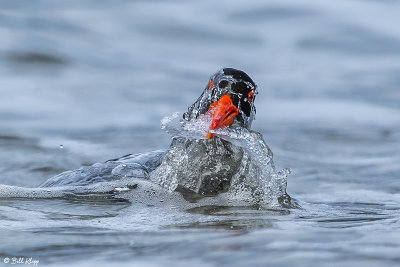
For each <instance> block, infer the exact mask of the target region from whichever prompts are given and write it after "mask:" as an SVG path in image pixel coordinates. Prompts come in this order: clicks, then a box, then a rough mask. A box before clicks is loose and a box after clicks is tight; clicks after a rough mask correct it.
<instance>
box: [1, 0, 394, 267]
mask: <svg viewBox="0 0 400 267" xmlns="http://www.w3.org/2000/svg"><path fill="white" fill-rule="evenodd" d="M399 11H400V1H396V0H392V1H373V0H369V1H360V0H359V1H350V0H348V1H344V0H343V1H329V2H328V1H308V0H301V1H268V2H267V1H246V2H244V3H239V2H233V1H218V2H215V1H208V0H206V1H201V2H200V1H197V2H194V1H191V2H189V1H170V2H168V3H167V2H165V1H122V0H121V1H90V0H87V1H58V2H57V3H56V2H54V1H27V0H26V1H15V0H9V1H7V0H3V1H1V3H0V93H1V97H0V184H4V185H8V186H1V190H8V189H10V188H11V187H9V186H20V187H36V186H37V185H39V184H40V183H41V182H43V181H45V180H46V179H48V178H49V177H51V176H53V175H56V174H58V173H60V172H62V171H65V170H72V169H77V168H79V167H81V166H84V165H90V164H93V163H95V162H104V161H106V160H108V159H111V158H116V157H120V156H122V155H125V154H128V153H139V152H147V151H151V150H156V149H166V148H167V147H168V146H169V143H170V137H169V136H168V135H167V134H166V133H165V132H164V131H162V130H160V120H161V119H162V118H163V117H165V116H167V115H170V114H172V113H173V112H175V111H179V112H181V113H182V112H184V111H186V108H187V107H188V106H189V105H190V104H192V103H193V102H194V101H195V100H196V99H197V97H198V96H199V95H200V93H201V91H202V89H203V88H204V87H205V85H206V83H207V80H208V77H209V76H210V75H211V74H212V73H214V72H215V71H216V70H217V69H219V68H221V67H234V68H238V69H242V70H244V71H246V72H247V73H248V74H249V75H250V76H251V77H252V78H253V80H254V81H255V82H256V83H257V84H258V90H259V95H258V96H257V100H256V106H257V115H256V120H255V121H254V123H253V129H254V130H256V131H259V132H261V133H262V134H263V135H264V138H265V140H266V141H267V143H268V145H269V146H270V148H271V149H272V151H273V152H274V162H275V164H276V166H277V168H279V169H283V168H287V167H289V168H291V169H292V174H291V175H289V177H288V187H287V192H288V193H289V194H290V195H291V196H292V197H293V198H295V199H296V200H297V201H298V203H299V204H300V206H301V208H298V209H284V208H282V209H274V210H268V209H264V208H261V207H258V206H235V205H230V203H227V202H224V201H223V200H221V201H220V203H218V204H217V205H215V203H212V204H211V203H207V202H204V203H200V204H198V205H197V206H195V207H192V206H190V205H188V204H187V203H185V201H184V200H182V199H180V198H179V196H176V195H171V196H169V195H168V194H167V193H165V192H160V191H157V189H155V188H153V185H151V184H143V186H144V187H148V188H149V190H148V192H150V193H149V194H153V193H154V194H153V195H152V196H153V197H149V196H144V195H137V196H127V194H129V192H122V193H121V194H120V195H119V197H118V198H116V197H115V196H113V195H107V194H92V195H89V196H88V195H84V196H82V195H72V196H69V197H58V198H50V199H40V198H39V199H37V198H3V199H1V200H0V240H1V242H0V262H1V264H3V262H5V260H6V258H8V259H9V260H10V262H9V263H4V265H10V264H11V263H12V260H13V257H16V258H19V257H23V258H24V260H26V259H28V258H32V259H33V260H38V261H39V265H66V264H69V265H80V264H82V263H85V264H86V265H89V266H91V265H93V266H94V265H99V264H101V265H118V264H124V265H137V266H144V265H145V266H153V265H154V266H165V265H168V264H171V265H172V264H174V266H175V265H176V266H188V265H192V266H200V265H201V266H216V265H218V266H219V265H221V266H276V265H287V266H293V265H295V266H354V265H361V264H363V265H366V266H398V265H399V264H400V183H399V178H400V177H399V173H400V164H399V162H400V152H399V151H400V109H399V107H400V105H399V103H400V78H399V77H400V76H399V73H400V27H399V25H400V16H399ZM151 192H153V193H151ZM159 194H161V195H159ZM165 194H166V195H165Z"/></svg>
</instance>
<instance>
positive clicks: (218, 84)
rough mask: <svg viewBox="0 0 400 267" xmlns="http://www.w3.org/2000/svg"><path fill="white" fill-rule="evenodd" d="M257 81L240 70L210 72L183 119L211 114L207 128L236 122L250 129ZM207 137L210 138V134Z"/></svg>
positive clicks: (227, 69)
mask: <svg viewBox="0 0 400 267" xmlns="http://www.w3.org/2000/svg"><path fill="white" fill-rule="evenodd" d="M256 87H257V86H256V84H255V83H254V82H253V80H252V79H251V78H250V77H249V76H248V75H247V74H246V73H245V72H243V71H241V70H237V69H233V68H224V69H221V70H219V71H218V72H216V73H215V74H214V75H212V76H211V77H210V79H209V81H208V83H207V85H206V88H205V89H204V91H203V93H202V94H201V96H200V97H199V99H197V101H196V102H195V103H194V104H193V105H191V106H190V107H189V109H188V111H187V112H186V113H185V114H184V115H183V117H184V119H186V120H191V119H196V118H198V117H199V116H200V115H202V114H203V115H207V116H210V119H211V122H210V126H209V130H214V129H219V128H223V127H227V126H230V125H232V124H237V125H238V126H240V127H244V128H246V129H250V127H251V124H252V122H253V120H254V117H255V113H256V108H255V106H254V101H255V97H256V95H257V90H256ZM206 138H207V139H211V138H213V135H212V134H211V133H208V134H207V137H206Z"/></svg>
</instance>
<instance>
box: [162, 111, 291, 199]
mask: <svg viewBox="0 0 400 267" xmlns="http://www.w3.org/2000/svg"><path fill="white" fill-rule="evenodd" d="M209 125H210V118H209V117H207V116H206V115H201V116H199V118H198V119H191V120H190V121H186V120H182V119H179V113H174V114H172V116H170V117H166V118H164V119H163V120H162V121H161V128H162V129H163V130H165V131H166V132H167V133H168V134H169V135H171V136H172V137H173V138H186V139H189V140H205V139H206V134H207V133H208V132H210V133H212V134H214V135H215V136H217V137H219V138H221V139H223V140H225V141H228V142H230V143H231V144H233V145H234V146H236V147H240V148H241V149H242V150H243V157H242V160H241V163H240V166H239V168H238V169H237V171H236V173H235V174H234V175H233V177H232V179H231V182H230V188H229V190H228V192H227V194H228V195H229V196H228V197H229V198H231V199H235V198H236V199H248V200H249V202H256V203H262V204H264V205H267V206H282V205H283V206H292V204H293V203H291V199H290V196H289V195H288V194H287V193H286V187H287V176H288V174H290V172H291V171H290V169H283V170H281V171H277V170H276V169H275V165H274V162H273V153H272V151H271V149H270V148H269V147H268V145H267V144H266V142H265V141H264V138H263V136H262V134H260V133H258V132H255V131H251V130H247V129H246V128H243V127H239V126H238V125H235V124H233V125H232V126H231V127H225V128H221V129H216V130H208V129H209ZM210 141H211V140H210ZM204 142H205V141H204ZM181 160H184V159H181ZM185 178H186V179H187V177H185ZM164 182H165V181H164ZM173 184H174V186H173V187H174V188H176V187H177V186H178V185H179V181H175V182H174V183H173ZM169 189H170V190H171V188H169Z"/></svg>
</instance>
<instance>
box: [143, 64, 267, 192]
mask: <svg viewBox="0 0 400 267" xmlns="http://www.w3.org/2000/svg"><path fill="white" fill-rule="evenodd" d="M257 94H258V92H257V85H256V84H255V83H254V81H253V80H252V79H251V78H250V76H249V75H248V74H246V73H245V72H244V71H242V70H238V69H234V68H222V69H220V70H218V71H217V72H216V73H214V74H213V75H211V77H210V79H209V80H208V82H207V84H206V87H205V89H204V90H203V92H202V94H201V95H200V97H199V98H198V99H197V100H196V101H195V102H194V103H193V104H192V105H191V106H190V107H189V108H188V111H187V112H185V113H184V114H183V119H184V120H185V121H192V120H196V119H199V118H200V117H202V116H207V117H208V118H209V121H210V123H209V129H208V130H210V131H212V130H216V129H220V128H224V127H236V128H243V129H246V130H248V131H249V130H250V128H251V125H252V122H253V120H254V118H255V114H256V107H255V99H256V95H257ZM271 153H272V152H271ZM245 154H246V153H244V151H243V148H241V147H239V146H236V145H234V144H232V143H231V142H229V141H227V140H224V139H222V138H220V137H218V136H214V134H213V133H211V132H208V133H207V134H206V136H205V138H204V139H188V138H185V137H174V138H173V140H172V143H171V145H170V147H169V149H168V151H167V153H166V155H165V156H164V158H163V161H162V162H161V164H160V166H158V167H157V168H156V169H155V170H154V171H153V172H152V173H151V174H150V179H151V180H152V181H154V182H155V183H157V184H160V185H162V186H164V187H166V188H168V189H170V190H175V191H180V192H182V193H185V194H198V195H203V196H213V195H216V194H219V193H223V192H226V191H228V190H229V188H230V186H231V182H232V180H236V181H237V180H243V177H242V178H241V179H233V178H234V177H235V176H238V175H241V176H244V175H246V173H244V171H243V169H245V170H248V169H249V162H250V159H249V158H248V156H247V155H245Z"/></svg>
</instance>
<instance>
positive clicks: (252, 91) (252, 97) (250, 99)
mask: <svg viewBox="0 0 400 267" xmlns="http://www.w3.org/2000/svg"><path fill="white" fill-rule="evenodd" d="M247 100H248V101H249V102H252V101H253V100H254V90H251V91H250V92H249V94H248V95H247Z"/></svg>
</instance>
